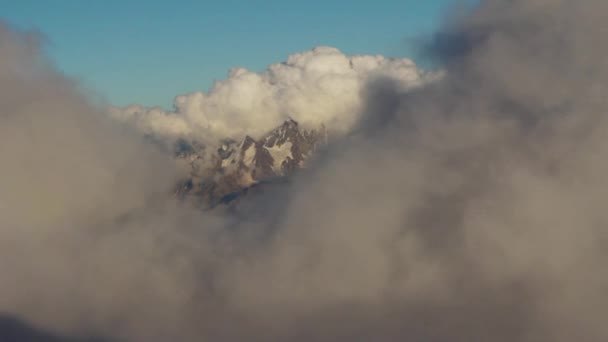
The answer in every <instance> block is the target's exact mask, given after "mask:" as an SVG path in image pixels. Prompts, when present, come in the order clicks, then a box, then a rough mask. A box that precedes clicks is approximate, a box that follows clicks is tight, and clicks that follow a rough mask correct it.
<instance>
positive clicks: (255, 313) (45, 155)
mask: <svg viewBox="0 0 608 342" xmlns="http://www.w3.org/2000/svg"><path fill="white" fill-rule="evenodd" d="M605 13H608V3H606V4H605V3H604V2H600V1H594V0H581V1H577V2H572V1H569V0H525V1H524V0H511V1H504V0H486V1H482V2H481V4H480V5H478V6H476V7H475V8H474V9H471V10H470V11H468V12H466V13H460V12H459V13H457V14H454V15H453V16H451V17H450V18H448V19H447V20H446V22H445V23H444V25H443V26H442V29H441V30H440V32H438V33H437V35H436V36H435V39H433V40H432V41H430V42H429V43H428V46H427V49H428V52H429V54H430V55H432V56H433V57H434V58H437V60H439V61H441V63H442V65H443V69H444V70H443V72H442V75H443V76H442V77H441V78H439V79H436V80H434V81H433V82H429V83H427V84H424V85H423V86H421V87H414V88H409V87H402V86H400V85H399V83H398V82H396V81H395V79H394V77H391V76H390V74H389V75H388V76H382V75H378V77H374V78H372V79H369V80H367V81H366V82H365V83H364V84H363V85H362V86H361V92H360V96H361V97H360V99H359V101H360V110H359V115H358V116H357V117H356V121H354V122H352V123H349V124H348V125H347V126H344V127H348V129H345V132H344V134H343V135H341V136H340V139H336V140H335V141H334V142H332V143H331V144H330V145H328V146H326V148H325V149H324V150H323V151H321V152H320V153H319V155H317V156H316V158H315V160H314V161H312V163H311V164H310V165H309V166H308V167H307V168H306V169H305V170H302V171H301V172H299V173H297V174H296V175H294V176H293V177H292V178H290V179H289V181H288V182H285V183H280V184H269V185H268V186H267V187H266V188H264V190H263V191H260V192H257V193H255V194H252V195H251V196H246V197H244V198H243V201H242V203H241V204H240V205H239V207H238V208H237V209H236V210H223V209H222V208H219V209H217V210H213V211H205V212H203V211H199V210H196V209H194V208H190V207H188V206H187V205H184V204H182V203H179V202H177V200H175V199H173V198H172V197H171V196H170V193H171V190H170V189H171V187H172V186H173V184H174V182H175V180H176V179H178V178H179V173H178V171H177V170H178V169H177V167H176V166H175V163H174V162H173V161H172V160H171V158H170V156H167V155H165V154H163V153H162V152H161V151H158V150H157V148H156V147H155V146H154V145H151V144H148V143H146V142H145V141H144V139H143V137H142V136H141V134H139V133H138V129H139V127H137V125H135V127H134V126H132V125H129V124H128V123H127V124H126V125H125V122H123V121H121V120H118V121H117V120H115V117H113V116H112V115H110V116H108V115H107V114H106V113H104V111H103V110H102V109H100V108H96V107H95V106H94V105H92V104H91V103H90V101H88V100H87V96H86V95H83V94H82V91H81V90H80V87H79V86H78V84H76V83H75V82H74V81H71V80H69V79H66V78H65V77H64V76H62V75H61V74H60V73H58V72H56V71H54V69H53V66H52V65H50V63H49V62H48V61H47V60H46V59H45V57H44V54H43V51H41V49H42V48H41V44H40V39H41V38H40V37H39V36H38V35H35V34H31V33H24V32H17V31H14V30H12V29H10V28H8V27H6V26H4V27H2V28H0V53H1V55H2V59H1V60H0V160H2V168H1V169H0V170H1V171H0V176H1V177H0V270H1V271H2V275H3V276H2V278H0V311H1V312H4V313H6V315H8V316H11V317H16V318H18V319H21V320H23V321H25V322H28V324H31V325H32V326H34V327H36V328H37V329H43V330H45V331H49V332H52V333H53V334H57V335H61V336H66V337H90V336H93V337H103V338H106V339H108V340H110V341H167V340H177V341H201V340H202V341H242V340H248V341H336V340H345V341H350V340H354V341H395V340H404V341H410V340H411V341H462V342H465V341H480V342H482V341H493V342H494V341H497V342H500V341H535V342H544V341H547V342H549V341H551V342H554V341H558V342H559V341H564V342H566V341H572V340H579V341H605V340H607V339H608V327H607V326H606V324H605V322H604V321H605V317H606V316H608V292H607V291H608V287H607V286H608V271H607V270H606V267H605V261H606V257H607V251H606V243H607V241H608V240H607V238H608V232H607V230H606V224H607V223H608V211H607V210H606V208H605V203H608V186H607V185H608V184H607V183H608V182H607V181H606V175H607V174H608V162H607V161H606V158H605V157H606V155H607V153H608V139H607V137H608V135H607V134H608V122H607V120H606V115H605V113H606V112H607V110H608V102H607V101H606V100H605V98H606V97H605V94H606V93H607V90H608V89H606V86H607V85H608V60H607V59H606V58H605V51H604V50H606V44H605V43H604V41H605V37H606V34H607V33H608V32H606V31H608V28H607V27H606V25H604V23H603V21H604V18H603V17H604V14H605ZM243 127H249V126H247V125H246V124H245V125H244V126H243ZM235 129H236V130H237V131H238V130H239V129H241V128H238V129H237V128H235ZM243 129H244V128H243Z"/></svg>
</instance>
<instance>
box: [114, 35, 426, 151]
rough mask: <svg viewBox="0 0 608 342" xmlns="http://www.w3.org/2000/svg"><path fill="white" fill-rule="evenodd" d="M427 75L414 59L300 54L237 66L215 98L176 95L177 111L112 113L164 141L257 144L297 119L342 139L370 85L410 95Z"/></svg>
mask: <svg viewBox="0 0 608 342" xmlns="http://www.w3.org/2000/svg"><path fill="white" fill-rule="evenodd" d="M425 76H426V75H425V73H424V72H423V71H422V70H420V69H418V68H417V67H416V65H415V64H414V63H413V62H412V61H411V60H408V59H403V58H397V59H393V58H386V57H383V56H378V55H377V56H368V55H357V56H346V55H344V54H343V53H342V52H340V51H339V50H338V49H336V48H332V47H323V46H321V47H316V48H314V49H313V50H310V51H305V52H302V53H297V54H293V55H291V56H289V57H288V58H287V61H285V62H282V63H277V64H272V65H270V66H269V67H268V69H267V70H265V71H263V72H261V73H256V72H252V71H249V70H247V69H244V68H233V69H232V70H230V72H229V75H228V78H227V79H225V80H221V81H218V82H216V83H215V85H214V86H213V88H212V89H211V90H210V91H209V92H208V93H205V92H195V93H192V94H187V95H180V96H177V97H176V98H175V111H174V112H165V111H163V110H162V109H160V108H145V107H142V106H140V105H132V106H129V107H125V108H112V109H111V113H112V114H113V116H114V117H116V118H119V119H122V120H126V121H130V122H132V123H135V125H136V126H137V127H139V128H140V129H141V130H142V131H144V132H145V133H147V134H153V135H156V136H159V137H164V138H175V137H191V138H194V139H197V140H201V141H213V142H216V141H217V140H219V139H224V138H233V139H242V138H243V137H244V136H245V135H251V136H253V137H256V138H257V137H259V136H260V135H262V134H265V133H268V132H269V131H270V130H272V129H274V128H275V127H277V126H278V125H280V124H281V123H282V122H284V121H285V120H287V119H290V118H291V119H294V120H296V121H298V122H299V123H300V124H302V125H304V126H309V127H313V128H318V127H319V126H320V125H321V124H323V125H325V126H327V127H328V128H329V129H330V130H332V131H334V134H341V133H345V132H348V131H349V130H350V129H351V128H352V127H353V125H354V124H355V123H356V122H357V120H358V119H359V118H360V115H361V109H362V105H363V103H362V100H361V99H362V97H361V92H362V91H363V87H364V85H365V84H366V82H368V81H370V79H373V78H377V77H391V78H394V79H395V80H397V81H398V82H399V84H400V86H401V87H402V88H403V89H407V88H411V87H414V86H417V85H420V84H421V83H422V81H423V79H424V77H425Z"/></svg>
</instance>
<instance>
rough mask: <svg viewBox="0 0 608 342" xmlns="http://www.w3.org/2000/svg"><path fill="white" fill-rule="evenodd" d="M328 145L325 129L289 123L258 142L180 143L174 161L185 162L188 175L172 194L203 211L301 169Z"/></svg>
mask: <svg viewBox="0 0 608 342" xmlns="http://www.w3.org/2000/svg"><path fill="white" fill-rule="evenodd" d="M326 141H327V132H326V130H325V126H323V125H321V126H319V127H318V128H316V129H305V128H303V127H301V126H300V125H299V124H298V122H296V121H295V120H291V119H289V120H287V121H285V122H284V123H283V124H282V125H280V126H279V127H277V128H275V129H273V130H272V131H270V132H269V133H268V134H266V135H264V136H262V137H261V138H259V139H254V138H252V137H251V136H246V137H245V138H244V139H243V140H242V141H235V140H233V139H225V140H223V141H220V142H219V144H218V145H217V146H209V145H202V144H200V143H197V142H187V141H184V140H180V141H178V142H177V144H176V147H175V157H176V158H177V159H178V161H180V162H182V163H187V166H186V167H187V168H188V169H189V176H188V177H187V178H186V179H184V180H183V181H181V182H180V183H179V185H178V189H177V190H176V193H177V195H178V197H180V198H182V199H184V200H187V201H192V202H193V203H196V204H197V205H201V206H203V207H210V206H211V207H212V206H215V205H217V204H219V203H225V202H228V201H230V200H231V199H232V198H233V197H234V195H235V194H238V193H240V192H242V191H243V190H245V189H247V188H249V187H251V186H253V185H255V184H258V183H260V182H265V181H269V180H273V179H276V178H280V177H284V176H287V175H289V174H291V173H293V172H294V171H296V170H298V169H300V168H302V167H304V166H305V165H306V161H307V160H308V159H309V158H310V157H311V156H312V155H313V153H314V152H315V150H316V149H317V148H318V147H319V146H321V145H323V144H325V143H326Z"/></svg>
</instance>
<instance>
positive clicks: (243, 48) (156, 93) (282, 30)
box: [0, 0, 454, 108]
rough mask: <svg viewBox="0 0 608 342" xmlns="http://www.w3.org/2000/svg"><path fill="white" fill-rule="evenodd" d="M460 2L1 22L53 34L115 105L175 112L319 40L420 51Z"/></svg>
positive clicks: (32, 10) (33, 1)
mask: <svg viewBox="0 0 608 342" xmlns="http://www.w3.org/2000/svg"><path fill="white" fill-rule="evenodd" d="M453 2H454V1H452V0H400V1H397V0H382V1H378V0H376V1H352V0H351V1H346V0H307V1H286V0H280V1H277V0H263V1H260V0H240V1H236V0H221V1H205V0H199V1H196V0H173V1H168V0H167V1H151V0H88V1H87V0H48V1H42V0H0V18H2V19H4V20H7V21H8V22H9V23H11V24H13V25H16V26H17V27H20V28H26V29H29V28H35V29H38V30H40V31H42V32H43V33H44V34H46V35H47V37H48V38H49V41H50V43H49V46H48V49H47V50H48V52H49V54H50V55H51V57H52V58H53V60H54V61H55V63H56V64H57V65H58V67H59V68H60V69H62V70H63V71H64V72H65V73H67V74H69V75H71V76H74V77H76V78H78V79H79V80H81V81H82V82H83V84H84V85H85V86H86V87H88V88H90V89H93V90H94V91H95V92H96V93H97V94H100V95H101V96H102V97H103V98H105V99H107V100H108V101H110V102H111V103H113V104H116V105H126V104H129V103H142V104H145V105H148V106H153V105H162V106H164V107H167V108H171V106H172V102H173V97H174V96H175V95H178V94H183V93H188V92H191V91H195V90H207V89H208V88H209V87H210V86H211V85H212V83H213V80H216V79H223V78H225V76H226V73H227V71H228V69H229V68H231V67H234V66H241V67H246V68H248V69H252V70H262V69H264V68H265V67H266V66H267V65H268V64H271V63H275V62H279V61H282V60H284V59H285V58H286V57H287V56H288V55H289V54H291V53H294V52H299V51H303V50H307V49H310V48H312V47H314V46H317V45H331V46H335V47H337V48H339V49H340V50H342V51H344V52H345V53H347V54H383V55H388V56H406V57H415V56H414V55H415V53H414V51H413V48H412V46H411V44H407V41H408V40H411V39H413V38H415V37H418V36H420V35H428V34H429V33H431V32H432V31H433V29H434V28H436V27H437V25H438V23H439V21H440V18H441V17H442V16H443V15H444V14H445V13H446V11H447V10H448V8H449V7H450V6H449V5H450V4H452V3H453ZM422 62H423V61H422Z"/></svg>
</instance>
